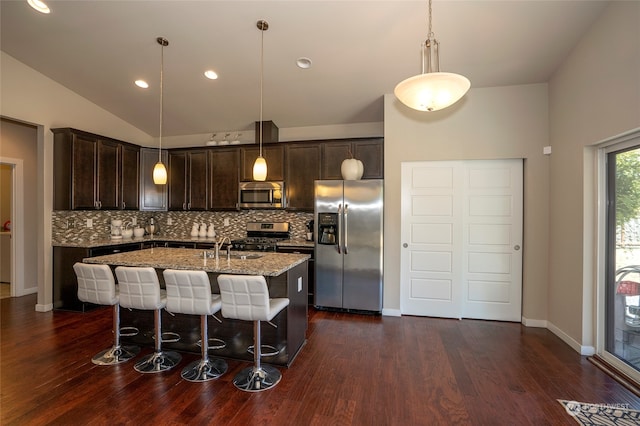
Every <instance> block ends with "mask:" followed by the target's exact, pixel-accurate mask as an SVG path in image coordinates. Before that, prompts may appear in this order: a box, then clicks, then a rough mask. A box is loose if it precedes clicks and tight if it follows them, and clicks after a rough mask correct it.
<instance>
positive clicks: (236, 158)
mask: <svg viewBox="0 0 640 426" xmlns="http://www.w3.org/2000/svg"><path fill="white" fill-rule="evenodd" d="M209 175H210V176H211V180H210V184H211V187H210V189H209V194H210V196H209V209H210V210H235V209H236V208H237V206H238V182H239V180H240V148H215V149H210V150H209Z"/></svg>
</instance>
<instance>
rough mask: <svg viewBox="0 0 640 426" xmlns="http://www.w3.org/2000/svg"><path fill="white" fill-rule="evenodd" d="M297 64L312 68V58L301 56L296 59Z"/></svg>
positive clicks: (299, 66)
mask: <svg viewBox="0 0 640 426" xmlns="http://www.w3.org/2000/svg"><path fill="white" fill-rule="evenodd" d="M296 65H297V66H298V68H302V69H303V70H306V69H308V68H311V59H309V58H305V57H304V56H303V57H300V58H298V59H296Z"/></svg>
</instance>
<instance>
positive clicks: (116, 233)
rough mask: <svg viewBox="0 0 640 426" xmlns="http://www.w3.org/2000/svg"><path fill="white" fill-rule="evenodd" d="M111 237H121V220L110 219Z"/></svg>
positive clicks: (116, 238)
mask: <svg viewBox="0 0 640 426" xmlns="http://www.w3.org/2000/svg"><path fill="white" fill-rule="evenodd" d="M110 234H111V239H112V240H119V239H122V221H121V220H116V219H114V220H112V221H111V231H110Z"/></svg>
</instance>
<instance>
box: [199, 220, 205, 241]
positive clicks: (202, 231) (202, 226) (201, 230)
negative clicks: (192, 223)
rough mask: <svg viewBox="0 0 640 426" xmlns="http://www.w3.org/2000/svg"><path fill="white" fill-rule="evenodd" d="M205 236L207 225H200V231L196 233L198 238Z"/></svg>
mask: <svg viewBox="0 0 640 426" xmlns="http://www.w3.org/2000/svg"><path fill="white" fill-rule="evenodd" d="M206 236H207V225H205V224H204V223H203V224H202V225H200V231H198V237H200V238H204V237H206Z"/></svg>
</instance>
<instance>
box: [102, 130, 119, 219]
mask: <svg viewBox="0 0 640 426" xmlns="http://www.w3.org/2000/svg"><path fill="white" fill-rule="evenodd" d="M119 146H120V145H119V144H118V143H116V142H112V141H102V140H101V141H98V157H97V163H98V184H97V193H98V196H97V201H98V208H100V209H102V210H115V209H118V208H120V202H119V197H118V196H119V187H118V184H119V182H118V181H119V179H118V171H119V169H118V147H119Z"/></svg>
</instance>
